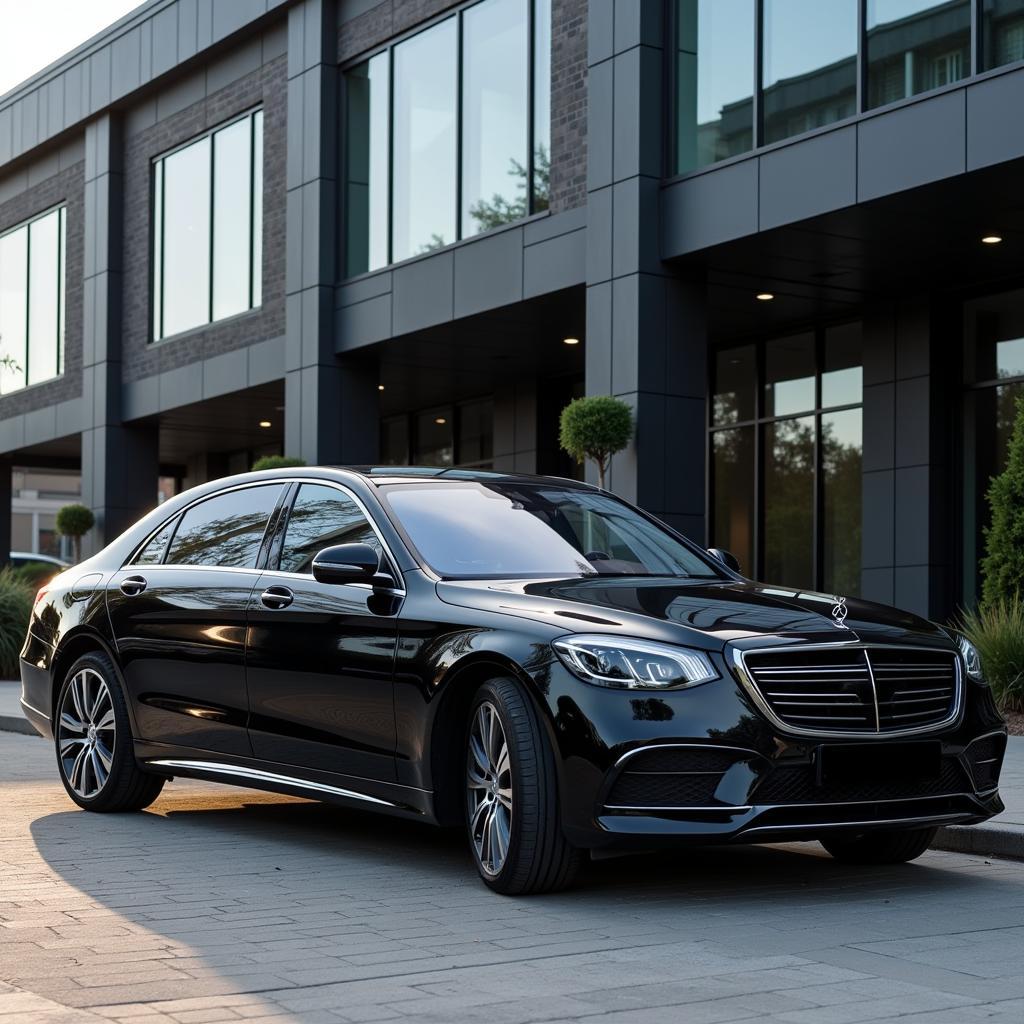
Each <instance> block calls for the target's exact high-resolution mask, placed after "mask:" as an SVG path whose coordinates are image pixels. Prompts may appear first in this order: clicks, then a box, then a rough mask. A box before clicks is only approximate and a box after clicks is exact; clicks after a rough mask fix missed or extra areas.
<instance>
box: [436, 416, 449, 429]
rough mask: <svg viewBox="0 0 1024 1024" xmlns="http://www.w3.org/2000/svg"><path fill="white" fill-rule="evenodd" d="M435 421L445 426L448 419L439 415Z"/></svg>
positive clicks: (440, 425)
mask: <svg viewBox="0 0 1024 1024" xmlns="http://www.w3.org/2000/svg"><path fill="white" fill-rule="evenodd" d="M434 422H435V423H436V424H437V425H438V426H439V427H443V426H444V425H445V424H446V423H447V422H448V421H447V420H446V419H445V418H444V417H443V416H438V417H437V419H436V420H434Z"/></svg>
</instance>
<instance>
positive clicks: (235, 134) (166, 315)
mask: <svg viewBox="0 0 1024 1024" xmlns="http://www.w3.org/2000/svg"><path fill="white" fill-rule="evenodd" d="M262 237H263V112H262V111H261V110H257V111H254V112H253V113H251V114H247V115H246V116H245V117H243V118H240V119H239V120H237V121H234V122H232V123H231V124H229V125H226V126H225V127H223V128H219V129H217V130H216V131H213V132H211V133H210V134H209V135H206V136H204V137H203V138H201V139H196V140H195V141H194V142H190V143H189V144H188V145H187V146H183V147H182V148H181V149H178V150H175V151H174V152H173V153H169V154H167V155H166V156H163V157H160V158H158V159H157V160H156V161H155V162H154V165H153V339H154V340H156V341H159V340H160V339H161V338H167V337H170V336H171V335H173V334H180V333H181V332H182V331H188V330H192V329H193V328H195V327H201V326H203V325H204V324H208V323H212V322H214V321H216V320H222V319H224V318H225V317H229V316H235V315H237V314H238V313H244V312H246V311H247V310H250V309H253V308H255V307H256V306H258V305H260V303H261V302H262V263H263V241H262Z"/></svg>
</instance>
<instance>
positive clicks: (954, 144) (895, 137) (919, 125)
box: [857, 89, 966, 202]
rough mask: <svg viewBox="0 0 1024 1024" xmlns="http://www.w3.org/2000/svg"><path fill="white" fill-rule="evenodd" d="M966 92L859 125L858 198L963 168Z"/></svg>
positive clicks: (934, 177) (943, 175)
mask: <svg viewBox="0 0 1024 1024" xmlns="http://www.w3.org/2000/svg"><path fill="white" fill-rule="evenodd" d="M965 118H966V115H965V100H964V92H963V90H962V89H960V90H957V91H955V92H951V93H945V94H943V95H940V96H934V97H932V98H931V99H927V100H922V101H921V102H919V103H912V104H910V105H909V106H906V107H901V108H899V109H898V110H893V111H890V112H889V113H887V114H878V115H876V116H874V117H870V118H868V119H867V120H865V121H863V122H861V123H860V124H859V125H858V126H857V132H858V141H857V198H858V199H859V200H861V201H862V202H863V201H866V200H869V199H875V198H877V197H879V196H884V195H888V194H889V193H892V192H899V191H901V190H903V189H908V188H914V187H916V186H918V185H925V184H927V183H928V182H930V181H938V180H939V179H940V178H947V177H949V176H951V175H954V174H961V173H963V171H964V169H965V166H966V164H965V157H964V151H965V147H966V124H965Z"/></svg>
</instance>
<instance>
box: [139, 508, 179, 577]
mask: <svg viewBox="0 0 1024 1024" xmlns="http://www.w3.org/2000/svg"><path fill="white" fill-rule="evenodd" d="M178 519H179V517H178V516H172V517H171V521H170V522H168V523H164V525H163V526H161V527H160V529H159V530H157V532H156V533H154V534H153V536H152V537H150V538H149V542H148V543H147V544H146V546H145V547H144V548H143V549H142V550H141V551H140V552H139V554H138V557H137V558H136V559H135V564H136V565H158V564H159V563H160V562H162V561H163V560H164V552H165V551H166V550H167V542H168V541H169V540H170V539H171V534H173V533H174V527H175V525H176V524H177V522H178Z"/></svg>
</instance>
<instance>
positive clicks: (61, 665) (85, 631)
mask: <svg viewBox="0 0 1024 1024" xmlns="http://www.w3.org/2000/svg"><path fill="white" fill-rule="evenodd" d="M94 651H98V652H99V653H101V654H105V655H106V656H107V657H108V658H109V659H110V663H111V664H112V665H113V666H114V671H115V672H116V673H117V677H118V682H119V683H120V684H121V690H122V692H123V693H124V698H125V704H126V705H127V707H128V717H129V719H130V720H131V723H132V729H133V730H134V729H135V711H134V709H133V708H132V704H131V701H130V700H129V699H128V691H127V689H126V688H125V685H124V677H123V676H122V675H121V666H120V665H119V664H118V661H117V652H116V651H115V650H114V648H113V646H112V645H111V644H110V642H109V641H108V640H107V639H106V637H104V636H103V635H102V634H101V633H99V632H97V631H96V630H93V629H90V628H89V627H88V626H83V627H82V628H80V629H77V630H75V631H74V632H73V633H69V634H67V635H66V636H65V637H63V638H62V639H61V642H60V644H59V645H58V646H57V650H56V651H55V652H54V655H53V660H52V661H51V663H50V709H51V712H50V713H51V717H54V718H55V717H56V715H57V698H58V697H59V696H60V689H61V686H62V685H63V683H64V679H65V677H66V675H67V673H68V670H69V669H70V668H71V666H72V665H74V663H75V662H76V661H78V659H79V658H81V657H82V655H84V654H90V653H92V652H94Z"/></svg>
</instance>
